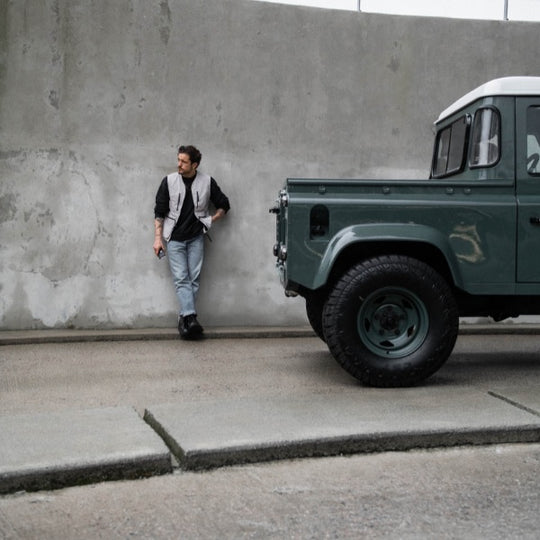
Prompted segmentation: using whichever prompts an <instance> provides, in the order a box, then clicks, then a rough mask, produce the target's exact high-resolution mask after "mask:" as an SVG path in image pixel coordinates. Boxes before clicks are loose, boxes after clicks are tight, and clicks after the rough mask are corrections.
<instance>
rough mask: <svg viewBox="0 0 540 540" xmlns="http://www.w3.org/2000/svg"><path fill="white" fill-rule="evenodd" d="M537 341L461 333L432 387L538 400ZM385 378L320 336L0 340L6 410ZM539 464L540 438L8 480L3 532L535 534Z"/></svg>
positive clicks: (343, 388) (333, 388)
mask: <svg viewBox="0 0 540 540" xmlns="http://www.w3.org/2000/svg"><path fill="white" fill-rule="evenodd" d="M539 351H540V335H512V334H510V335H483V336H478V335H465V336H460V338H459V339H458V343H457V346H456V349H455V351H454V353H453V355H452V356H451V357H450V360H449V361H448V363H447V364H446V365H445V366H444V367H443V369H441V370H440V371H439V372H438V373H437V374H436V375H435V376H433V377H432V378H431V379H429V380H428V381H427V382H426V385H424V386H423V387H422V388H420V389H418V394H419V395H420V394H423V395H424V398H423V399H428V400H431V403H432V404H433V406H435V405H436V403H437V396H438V395H443V394H444V395H446V396H448V395H449V394H454V393H455V404H456V405H455V406H456V408H459V406H460V403H461V401H462V396H463V394H464V393H465V392H466V391H470V390H471V389H477V390H478V391H479V392H480V393H482V392H490V391H491V392H493V391H494V389H495V390H497V391H503V390H504V389H505V388H514V389H515V388H519V389H521V390H522V391H523V392H525V393H528V396H529V398H530V399H531V400H532V401H529V403H533V404H534V403H537V401H535V400H538V388H540V385H539V382H540V354H539ZM391 391H392V392H395V391H396V390H391ZM381 392H385V390H380V389H369V388H365V387H363V386H361V385H359V384H358V383H357V382H356V381H355V380H354V379H352V378H351V377H350V376H349V375H347V374H346V373H345V372H344V371H342V370H341V368H340V367H339V366H338V365H337V364H336V363H335V362H334V360H333V359H332V358H331V356H330V355H329V353H328V352H327V350H326V347H325V345H324V344H323V343H322V342H321V341H320V340H318V339H317V338H286V339H253V340H241V339H230V340H229V339H215V340H207V341H205V342H202V343H185V342H180V341H176V340H175V341H172V340H171V341H138V342H129V341H128V342H112V343H111V342H104V343H102V342H97V343H64V344H53V343H50V344H39V345H14V346H4V347H1V348H0V406H1V411H2V413H1V415H2V416H5V415H18V414H35V413H49V412H50V413H52V412H59V411H72V410H77V409H81V410H83V409H95V408H100V407H122V406H131V407H135V409H136V410H137V411H138V412H139V414H141V415H142V413H143V411H144V410H145V408H146V407H148V405H149V404H153V403H171V402H176V403H179V404H181V403H189V402H192V401H194V400H196V401H202V402H204V401H205V400H208V401H209V402H210V401H212V402H213V403H215V402H216V401H218V402H219V401H220V400H223V402H224V403H226V402H227V401H228V400H231V399H240V398H245V399H261V398H267V399H276V400H279V399H286V398H290V397H291V396H300V397H303V398H307V399H309V398H310V397H316V398H317V399H318V400H320V399H321V398H324V399H328V400H329V402H332V401H333V400H336V399H337V398H338V397H340V396H344V395H345V396H354V395H358V396H359V397H360V396H361V397H362V399H367V400H370V398H371V397H373V398H374V399H375V398H378V397H379V396H380V395H381ZM403 392H406V393H407V394H408V395H409V396H410V395H411V393H412V392H415V390H414V389H404V390H403ZM426 396H427V398H426ZM423 406H425V403H424V404H423ZM481 412H483V411H479V413H481ZM533 412H534V411H533ZM314 414H316V411H314ZM420 420H421V419H419V421H420ZM261 421H262V422H263V423H264V419H262V420H261ZM539 471H540V444H496V445H489V446H479V447H460V448H449V449H435V450H413V451H409V452H382V453H374V454H368V455H352V456H346V457H345V456H335V457H328V458H317V459H309V458H304V459H292V460H283V461H278V462H270V463H262V464H251V465H241V466H233V467H224V468H218V469H213V470H210V471H205V472H188V471H182V470H176V471H175V472H174V473H173V474H168V475H164V476H158V477H153V478H148V479H141V480H130V481H110V482H104V483H98V484H93V485H89V486H76V487H71V488H65V489H60V490H56V491H39V492H36V493H26V492H21V493H15V494H10V495H4V496H2V497H0V538H2V539H4V538H5V539H12V538H13V539H16V538H17V539H18V538H78V539H92V538H132V537H133V538H157V539H165V538H204V539H206V538H501V539H503V538H504V539H508V538H520V539H521V538H523V539H529V538H530V539H536V538H538V530H540V513H539V512H538V508H539V507H540V504H539V503H540V480H539V476H540V475H539Z"/></svg>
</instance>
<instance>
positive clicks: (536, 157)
mask: <svg viewBox="0 0 540 540" xmlns="http://www.w3.org/2000/svg"><path fill="white" fill-rule="evenodd" d="M539 161H540V106H538V107H536V106H535V107H529V108H528V109H527V172H528V173H529V174H530V175H531V176H540V163H539Z"/></svg>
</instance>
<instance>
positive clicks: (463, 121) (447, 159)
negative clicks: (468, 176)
mask: <svg viewBox="0 0 540 540" xmlns="http://www.w3.org/2000/svg"><path fill="white" fill-rule="evenodd" d="M469 123H470V120H469V116H462V117H461V118H458V119H457V120H456V121H455V122H452V123H451V124H450V125H449V126H447V127H445V128H444V129H442V130H441V131H439V133H437V138H436V140H435V155H434V158H433V167H432V177H433V178H440V177H442V176H447V175H449V174H455V173H458V172H461V171H462V170H463V167H464V165H465V155H466V151H467V140H468V134H469Z"/></svg>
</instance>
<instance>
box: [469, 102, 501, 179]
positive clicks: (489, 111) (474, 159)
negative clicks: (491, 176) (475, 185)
mask: <svg viewBox="0 0 540 540" xmlns="http://www.w3.org/2000/svg"><path fill="white" fill-rule="evenodd" d="M500 157H501V119H500V116H499V111H498V110H497V109H493V108H485V109H479V110H478V111H476V114H475V115H474V122H473V128H472V144H471V154H470V158H469V166H470V167H471V169H472V168H474V167H489V166H491V165H495V163H497V161H499V158H500Z"/></svg>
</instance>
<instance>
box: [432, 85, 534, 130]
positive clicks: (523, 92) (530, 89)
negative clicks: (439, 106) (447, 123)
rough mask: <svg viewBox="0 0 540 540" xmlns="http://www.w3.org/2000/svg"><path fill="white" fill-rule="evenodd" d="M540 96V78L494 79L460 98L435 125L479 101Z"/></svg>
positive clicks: (445, 111) (444, 112) (441, 115)
mask: <svg viewBox="0 0 540 540" xmlns="http://www.w3.org/2000/svg"><path fill="white" fill-rule="evenodd" d="M529 95H540V77H503V78H501V79H493V80H492V81H489V82H487V83H485V84H482V85H481V86H479V87H478V88H476V89H474V90H472V91H471V92H469V93H468V94H465V95H464V96H463V97H461V98H459V99H458V100H457V101H455V102H454V103H452V105H450V107H447V108H446V109H445V110H444V111H443V112H442V113H441V114H440V115H439V118H437V121H436V122H435V123H438V122H440V121H441V120H444V119H445V118H447V117H448V116H450V115H451V114H454V113H455V112H457V111H459V110H460V109H463V107H466V106H467V105H469V104H470V103H473V102H474V101H476V100H477V99H480V98H484V97H490V96H529Z"/></svg>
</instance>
